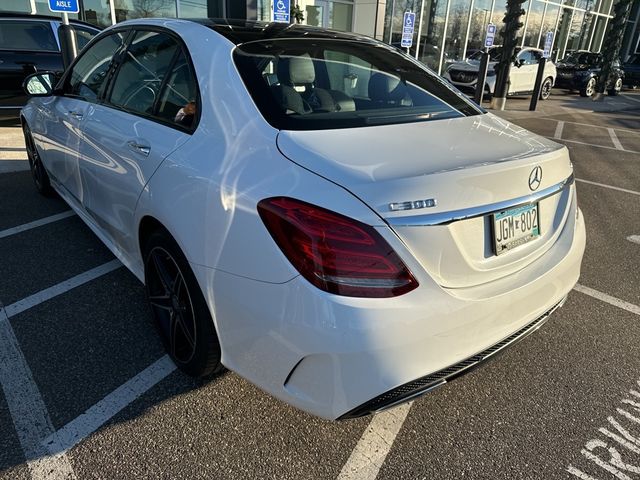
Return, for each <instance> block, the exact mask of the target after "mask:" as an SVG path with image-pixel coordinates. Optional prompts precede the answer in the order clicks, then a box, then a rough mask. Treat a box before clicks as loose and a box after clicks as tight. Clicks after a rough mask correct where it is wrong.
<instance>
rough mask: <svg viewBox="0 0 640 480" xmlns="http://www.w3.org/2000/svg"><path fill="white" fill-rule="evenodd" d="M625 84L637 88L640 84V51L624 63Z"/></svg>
mask: <svg viewBox="0 0 640 480" xmlns="http://www.w3.org/2000/svg"><path fill="white" fill-rule="evenodd" d="M622 68H623V70H624V84H625V85H628V86H629V87H632V88H636V87H638V86H640V53H638V54H636V55H633V56H632V57H631V58H629V60H627V61H626V62H625V63H624V65H623V67H622Z"/></svg>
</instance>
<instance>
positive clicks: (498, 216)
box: [491, 203, 540, 255]
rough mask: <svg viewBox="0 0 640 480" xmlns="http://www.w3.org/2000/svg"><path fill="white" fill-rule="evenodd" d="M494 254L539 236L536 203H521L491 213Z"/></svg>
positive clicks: (538, 218)
mask: <svg viewBox="0 0 640 480" xmlns="http://www.w3.org/2000/svg"><path fill="white" fill-rule="evenodd" d="M491 218H492V220H493V247H494V252H495V253H496V255H500V254H502V253H505V252H506V251H508V250H511V249H513V248H516V247H519V246H520V245H524V244H525V243H527V242H530V241H531V240H533V239H535V238H536V237H538V236H540V217H539V210H538V204H537V203H533V204H529V205H522V206H520V207H515V208H510V209H508V210H503V211H501V212H496V213H494V214H493V215H491Z"/></svg>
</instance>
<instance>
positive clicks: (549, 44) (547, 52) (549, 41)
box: [542, 32, 553, 58]
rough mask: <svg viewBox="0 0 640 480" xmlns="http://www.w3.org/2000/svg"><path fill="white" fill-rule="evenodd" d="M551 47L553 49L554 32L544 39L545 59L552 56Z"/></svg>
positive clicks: (543, 54) (548, 33)
mask: <svg viewBox="0 0 640 480" xmlns="http://www.w3.org/2000/svg"><path fill="white" fill-rule="evenodd" d="M551 47H553V32H547V35H546V36H545V37H544V52H542V56H543V57H544V58H549V57H550V56H551Z"/></svg>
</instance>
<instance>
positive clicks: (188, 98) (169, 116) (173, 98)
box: [157, 52, 198, 128]
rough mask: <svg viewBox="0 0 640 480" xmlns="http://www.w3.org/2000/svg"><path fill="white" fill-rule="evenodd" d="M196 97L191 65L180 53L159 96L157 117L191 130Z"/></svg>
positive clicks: (195, 110)
mask: <svg viewBox="0 0 640 480" xmlns="http://www.w3.org/2000/svg"><path fill="white" fill-rule="evenodd" d="M197 97H198V89H197V87H196V79H195V75H194V73H193V70H192V69H191V64H190V63H189V61H188V59H187V57H186V56H185V54H184V53H182V52H180V54H179V55H178V58H177V59H176V62H175V63H174V66H173V68H172V69H171V72H169V75H168V76H167V81H166V83H165V85H164V88H163V90H162V93H161V94H160V100H159V102H158V113H157V117H158V118H160V119H162V120H164V121H165V122H169V123H175V124H176V125H180V126H183V127H186V128H191V127H193V126H194V125H195V120H196V116H197Z"/></svg>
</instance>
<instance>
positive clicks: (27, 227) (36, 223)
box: [0, 210, 75, 238]
mask: <svg viewBox="0 0 640 480" xmlns="http://www.w3.org/2000/svg"><path fill="white" fill-rule="evenodd" d="M73 215H75V213H74V212H73V211H72V210H67V211H66V212H62V213H57V214H56V215H51V216H50V217H44V218H41V219H39V220H34V221H33V222H29V223H25V224H23V225H18V226H17V227H12V228H7V229H6V230H1V231H0V238H5V237H8V236H10V235H15V234H16V233H20V232H24V231H25V230H31V229H32V228H36V227H41V226H42V225H46V224H48V223H53V222H57V221H58V220H62V219H63V218H67V217H72V216H73Z"/></svg>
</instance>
